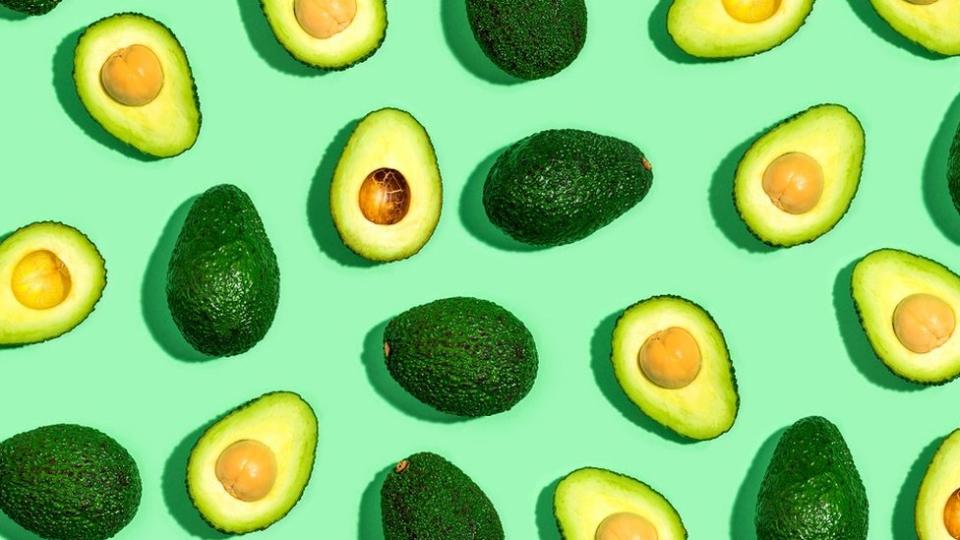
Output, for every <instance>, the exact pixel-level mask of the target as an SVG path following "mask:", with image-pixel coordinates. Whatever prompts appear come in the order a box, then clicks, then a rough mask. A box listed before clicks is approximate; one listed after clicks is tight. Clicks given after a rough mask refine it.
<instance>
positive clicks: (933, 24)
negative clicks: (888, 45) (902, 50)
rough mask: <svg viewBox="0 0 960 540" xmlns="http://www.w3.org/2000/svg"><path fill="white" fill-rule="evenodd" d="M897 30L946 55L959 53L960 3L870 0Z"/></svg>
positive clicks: (934, 0)
mask: <svg viewBox="0 0 960 540" xmlns="http://www.w3.org/2000/svg"><path fill="white" fill-rule="evenodd" d="M870 3H871V4H873V7H874V9H876V10H877V13H879V14H880V17H882V18H883V19H884V20H885V21H887V23H888V24H889V25H890V26H892V27H893V29H894V30H896V31H897V32H900V33H901V34H903V36H904V37H906V38H907V39H909V40H910V41H913V42H915V43H917V44H919V45H920V46H922V47H924V48H926V49H928V50H930V51H933V52H935V53H939V54H943V55H946V56H956V55H958V54H960V3H957V2H955V1H953V0H870Z"/></svg>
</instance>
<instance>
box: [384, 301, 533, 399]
mask: <svg viewBox="0 0 960 540" xmlns="http://www.w3.org/2000/svg"><path fill="white" fill-rule="evenodd" d="M383 340H384V351H385V352H386V354H385V356H386V362H387V370H388V371H389V372H390V375H391V376H393V378H394V379H395V380H396V381H397V382H398V383H399V384H400V386H402V387H403V388H404V389H405V390H407V391H408V392H410V393H411V394H412V395H413V396H414V397H416V398H417V399H419V400H420V401H422V402H424V403H426V404H427V405H430V406H431V407H433V408H435V409H437V410H439V411H442V412H446V413H450V414H454V415H457V416H466V417H479V416H488V415H491V414H496V413H500V412H503V411H506V410H508V409H510V408H512V407H513V406H514V405H516V404H517V403H518V402H519V401H520V400H521V399H523V397H524V396H526V395H527V393H529V392H530V389H531V388H532V387H533V383H534V380H535V379H536V377H537V367H538V360H537V348H536V344H535V343H534V341H533V336H532V335H530V331H529V330H528V329H527V327H526V326H524V324H523V323H522V322H521V321H520V320H519V319H517V318H516V317H515V316H514V315H513V314H512V313H510V312H509V311H507V310H506V309H504V308H502V307H500V306H498V305H497V304H494V303H493V302H489V301H487V300H479V299H476V298H446V299H443V300H436V301H434V302H431V303H429V304H424V305H422V306H418V307H415V308H413V309H410V310H408V311H406V312H404V313H402V314H400V315H398V316H397V317H396V318H394V319H393V320H392V321H390V322H389V323H388V324H387V328H386V330H385V331H384V337H383Z"/></svg>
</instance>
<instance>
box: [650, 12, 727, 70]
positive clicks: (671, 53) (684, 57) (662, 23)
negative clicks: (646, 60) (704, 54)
mask: <svg viewBox="0 0 960 540" xmlns="http://www.w3.org/2000/svg"><path fill="white" fill-rule="evenodd" d="M673 2H674V0H660V1H659V2H657V4H656V5H654V6H653V11H652V12H651V13H650V18H649V19H648V21H647V33H648V34H649V35H650V41H652V42H653V46H654V47H656V48H657V51H659V52H660V54H662V55H663V56H664V57H665V58H666V59H667V60H670V61H673V62H676V63H678V64H711V63H716V62H718V61H720V59H718V60H714V59H710V58H697V57H696V56H692V55H689V54H687V53H685V52H684V51H683V49H681V48H680V47H678V46H677V43H676V42H675V41H673V38H672V37H670V33H669V32H668V31H667V13H668V12H669V11H670V5H671V4H673Z"/></svg>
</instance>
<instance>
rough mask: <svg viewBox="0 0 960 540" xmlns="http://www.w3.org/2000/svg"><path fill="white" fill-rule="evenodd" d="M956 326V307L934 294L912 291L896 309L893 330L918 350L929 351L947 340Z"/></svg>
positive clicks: (903, 340) (912, 350)
mask: <svg viewBox="0 0 960 540" xmlns="http://www.w3.org/2000/svg"><path fill="white" fill-rule="evenodd" d="M955 329H956V316H955V314H954V312H953V308H951V307H950V305H949V304H947V303H946V302H944V301H943V300H941V299H940V298H938V297H936V296H934V295H932V294H925V293H920V294H911V295H910V296H907V297H906V298H904V299H903V300H901V301H900V303H899V304H897V307H896V309H894V311H893V330H894V333H896V335H897V339H898V340H900V343H901V344H902V345H903V346H904V347H906V348H907V349H909V350H910V351H911V352H914V353H917V354H924V353H928V352H930V351H932V350H934V349H936V348H938V347H940V346H941V345H943V344H944V343H946V342H947V340H948V339H950V337H951V336H952V335H953V331H954V330H955Z"/></svg>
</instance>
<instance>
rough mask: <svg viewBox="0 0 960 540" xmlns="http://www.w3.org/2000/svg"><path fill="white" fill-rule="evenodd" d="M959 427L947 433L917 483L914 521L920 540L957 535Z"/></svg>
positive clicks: (959, 512)
mask: <svg viewBox="0 0 960 540" xmlns="http://www.w3.org/2000/svg"><path fill="white" fill-rule="evenodd" d="M957 489H960V430H956V431H954V432H953V433H951V434H950V435H949V436H947V438H946V439H944V440H943V442H942V443H941V444H940V448H938V449H937V453H936V454H934V455H933V459H932V460H930V464H929V465H928V466H927V472H926V474H924V476H923V481H922V482H921V483H920V491H919V493H918V494H917V502H916V508H915V513H914V520H915V525H916V529H917V538H919V540H953V539H955V538H957V536H960V499H958V494H957Z"/></svg>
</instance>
